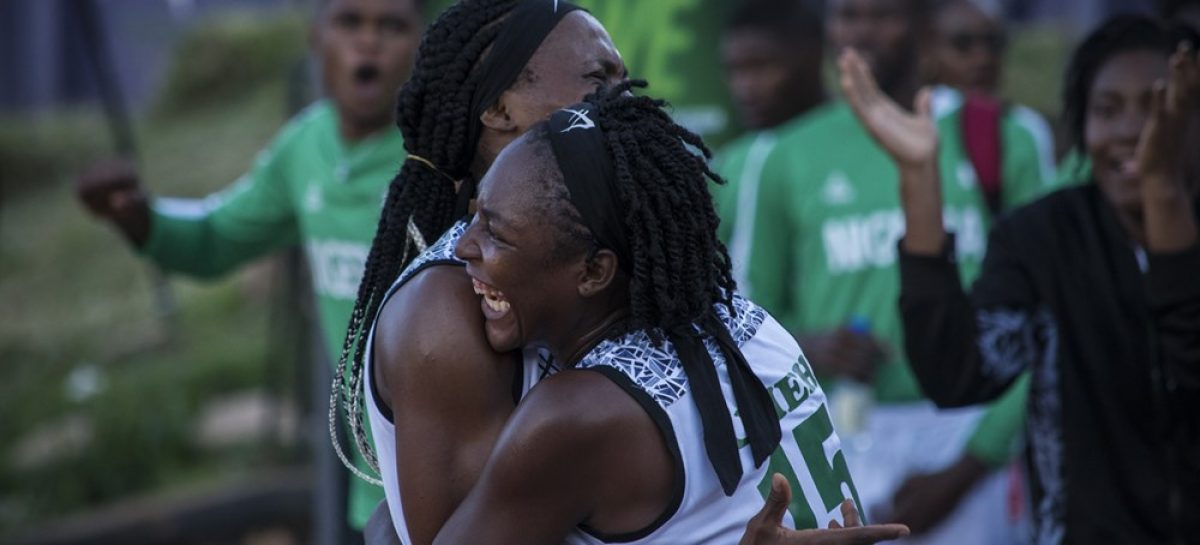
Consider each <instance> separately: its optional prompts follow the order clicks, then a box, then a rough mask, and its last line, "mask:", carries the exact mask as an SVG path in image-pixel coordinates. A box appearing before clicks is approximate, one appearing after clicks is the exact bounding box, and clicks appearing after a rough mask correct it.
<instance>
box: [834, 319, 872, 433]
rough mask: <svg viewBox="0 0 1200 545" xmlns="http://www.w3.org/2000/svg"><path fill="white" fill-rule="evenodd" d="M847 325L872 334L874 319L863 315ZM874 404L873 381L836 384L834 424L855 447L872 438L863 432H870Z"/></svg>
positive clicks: (855, 329)
mask: <svg viewBox="0 0 1200 545" xmlns="http://www.w3.org/2000/svg"><path fill="white" fill-rule="evenodd" d="M846 328H847V329H849V330H850V332H851V333H854V334H855V335H870V334H871V322H870V321H869V320H867V319H866V318H865V317H863V316H854V317H852V318H851V319H850V321H849V322H848V323H847V324H846ZM874 403H875V389H874V388H873V387H872V386H871V385H870V384H863V383H861V382H859V381H857V380H854V379H850V378H845V377H843V378H841V379H839V380H838V382H837V384H836V385H835V389H834V392H833V395H832V396H831V398H830V405H831V406H830V410H831V411H832V412H833V425H834V428H835V429H836V430H837V433H838V435H840V436H842V437H843V438H844V439H845V440H846V441H847V442H848V443H850V445H851V446H854V447H856V448H857V447H865V446H866V445H863V444H862V443H863V441H864V440H867V441H869V440H868V439H867V438H866V437H865V435H864V434H863V432H864V431H866V426H867V417H868V414H869V413H870V412H871V407H872V406H873V405H874Z"/></svg>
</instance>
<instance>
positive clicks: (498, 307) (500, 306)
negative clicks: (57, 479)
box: [483, 296, 511, 312]
mask: <svg viewBox="0 0 1200 545" xmlns="http://www.w3.org/2000/svg"><path fill="white" fill-rule="evenodd" d="M483 302H484V303H486V304H487V306H488V308H490V309H492V310H494V311H496V312H508V309H509V308H510V307H511V305H510V304H509V303H508V301H500V300H498V299H493V298H492V297H490V296H484V298H483Z"/></svg>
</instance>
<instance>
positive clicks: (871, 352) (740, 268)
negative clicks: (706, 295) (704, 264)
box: [718, 0, 1053, 543]
mask: <svg viewBox="0 0 1200 545" xmlns="http://www.w3.org/2000/svg"><path fill="white" fill-rule="evenodd" d="M923 4H924V2H921V1H920V0H834V1H833V2H831V4H830V6H829V7H830V14H829V21H828V22H829V25H828V27H827V29H828V31H829V33H830V39H831V40H830V41H831V43H832V45H834V46H835V47H836V48H838V49H841V48H843V47H848V46H853V47H855V48H857V49H859V50H860V51H862V52H863V53H864V56H865V57H867V58H868V59H869V62H870V63H871V65H872V70H873V72H874V73H875V75H876V77H877V79H878V80H879V82H880V85H881V87H882V88H883V89H884V90H885V91H886V92H887V93H888V94H889V95H891V96H892V97H893V98H895V99H896V100H897V101H898V102H900V103H903V104H912V103H913V100H914V98H915V96H916V94H917V91H918V88H919V87H920V80H919V76H918V74H917V73H916V70H915V67H916V66H917V64H918V63H917V54H918V46H917V45H918V37H919V36H920V35H921V32H922V31H923V29H924V28H926V27H925V26H924V25H925V15H926V14H925V12H924V9H925V8H924V5H923ZM961 127H962V120H961V112H958V111H953V112H949V113H947V114H946V115H944V116H943V117H941V118H940V119H939V129H940V130H941V131H942V133H943V134H945V135H955V136H956V137H949V136H948V137H946V138H944V139H943V146H942V149H941V150H940V157H941V160H940V166H941V169H942V173H943V174H942V179H943V183H944V187H943V194H944V195H943V196H944V201H945V203H946V206H945V210H944V215H945V219H946V223H947V224H948V225H951V226H953V227H954V229H955V231H956V233H957V239H956V243H957V247H958V256H959V265H960V269H961V272H962V274H963V275H964V276H965V277H967V278H968V279H969V278H972V277H973V276H974V275H975V274H977V272H978V270H979V265H980V261H981V259H982V257H983V255H984V250H985V247H986V231H987V227H988V225H989V224H990V222H991V219H992V218H991V212H990V210H989V208H988V206H987V205H986V203H985V199H984V197H983V196H982V194H981V191H980V189H979V187H978V185H977V180H976V172H975V169H974V167H973V165H972V163H971V161H970V159H969V157H968V154H967V152H966V150H965V149H964V143H963V138H962V136H961ZM999 131H1000V141H1001V142H1002V146H1003V157H1002V161H1001V165H1000V170H1001V173H1002V181H1003V185H1002V199H1001V200H1002V205H1003V206H1006V207H1007V206H1011V205H1013V204H1017V203H1021V202H1026V201H1028V200H1030V199H1032V198H1033V197H1035V196H1037V195H1039V194H1041V193H1043V192H1044V191H1046V190H1047V189H1048V188H1049V187H1050V185H1051V184H1052V182H1053V178H1052V176H1051V174H1052V172H1050V171H1049V169H1046V168H1044V166H1043V165H1044V164H1045V161H1046V158H1045V157H1044V155H1043V149H1044V148H1042V147H1039V145H1038V142H1037V140H1036V138H1035V137H1034V136H1033V135H1031V134H1030V133H1029V131H1027V130H1025V129H1023V128H1022V127H1021V126H1020V124H1017V123H1012V122H1003V121H1002V122H1001V123H1000V128H999ZM718 167H719V170H720V172H721V173H722V174H723V175H724V176H726V177H727V178H730V179H731V180H732V183H731V186H732V187H729V188H727V189H726V190H724V191H722V192H721V193H720V196H719V200H720V204H721V208H720V209H721V210H722V213H723V218H722V219H723V220H724V221H723V222H722V223H723V228H724V229H725V236H726V237H727V240H729V241H730V254H731V257H732V259H733V260H734V261H735V263H734V267H735V268H734V270H735V274H736V275H737V276H738V280H739V284H740V285H741V286H742V288H743V290H745V292H746V293H748V295H749V297H750V298H752V299H753V300H755V301H756V302H758V303H760V304H762V305H763V306H764V307H766V308H767V309H768V310H770V311H771V312H772V313H773V314H774V315H775V316H777V317H778V318H779V320H780V321H781V322H782V323H783V324H784V325H785V326H786V327H788V328H789V329H791V330H792V332H793V333H794V334H796V335H797V337H798V339H799V341H800V345H801V347H802V348H803V349H804V351H805V353H806V354H807V355H808V357H809V360H810V362H812V364H813V367H814V368H816V369H817V370H818V373H821V374H823V376H824V378H825V379H826V380H830V381H834V382H835V387H834V388H831V389H832V390H834V392H833V393H832V394H831V401H832V403H833V404H834V405H835V406H834V412H835V413H841V414H840V415H838V416H840V417H841V418H840V420H841V425H842V427H839V429H838V431H839V433H840V434H842V435H843V436H844V437H846V443H847V448H846V456H847V459H848V461H849V462H850V465H851V468H850V469H851V471H852V473H853V474H854V475H855V476H856V481H859V482H860V484H859V492H860V496H861V498H862V501H863V504H864V507H865V508H866V509H867V514H868V516H870V517H872V518H874V519H876V520H879V521H882V520H884V519H887V520H898V521H902V522H904V523H906V524H909V525H910V526H911V527H912V529H913V531H914V535H917V534H922V533H924V534H925V535H923V536H921V535H918V536H917V537H916V538H915V539H916V540H919V542H921V543H940V542H947V543H991V542H994V541H1000V542H1003V541H1004V540H1005V539H1006V538H1007V539H1011V538H1012V533H1011V532H1012V531H1013V530H1012V528H1011V527H1010V526H1009V525H1008V524H1006V521H1005V513H1004V502H1003V497H1004V494H1003V493H1004V477H1003V475H1002V474H1000V473H998V472H993V471H992V470H993V469H996V468H998V467H1000V466H1002V465H1004V464H1005V463H1006V462H1007V461H1008V459H1009V458H1010V454H1011V449H1012V441H1013V440H1014V438H1015V437H1016V435H1017V434H1018V432H1019V428H1020V426H1021V422H1022V415H1023V410H1024V407H1023V404H1024V394H1025V390H1024V389H1023V388H1014V389H1013V390H1012V391H1011V392H1010V394H1009V395H1008V397H1006V398H1005V399H1002V400H1001V401H999V402H997V403H996V404H995V405H993V406H991V407H990V408H988V409H987V410H986V411H985V410H983V409H971V410H967V411H957V412H953V411H936V410H935V409H934V408H933V407H932V404H930V403H929V402H927V401H925V400H924V399H923V396H922V395H921V392H920V390H919V388H918V385H917V384H916V382H915V380H914V378H913V376H912V373H911V371H910V369H909V367H908V364H907V362H906V361H904V351H903V345H902V343H903V342H904V341H903V330H902V328H901V324H900V322H899V314H898V312H897V308H896V302H897V297H898V293H899V286H898V284H899V273H898V270H897V268H896V242H897V241H898V240H899V238H900V236H901V235H902V231H903V225H904V224H903V216H902V214H901V210H900V205H899V198H898V195H897V194H896V191H895V184H896V183H897V180H898V177H897V173H896V171H895V169H894V167H893V166H892V165H891V163H890V161H889V160H888V157H887V155H886V154H885V153H884V152H883V151H882V150H881V149H879V148H878V147H877V146H876V145H875V144H874V142H873V141H872V140H871V138H870V135H868V134H867V132H866V131H865V130H864V129H863V128H862V126H861V125H860V124H859V123H858V122H857V120H856V119H855V117H854V114H853V112H852V111H851V110H850V108H849V106H848V105H846V104H845V103H843V102H835V103H832V104H828V105H825V106H822V107H820V108H817V109H816V110H814V111H813V112H812V113H809V114H807V115H804V116H801V117H799V118H796V119H793V120H791V121H789V122H787V123H785V124H783V125H780V126H778V127H776V128H775V129H773V130H772V132H771V136H770V138H769V139H768V140H766V143H764V144H761V145H759V146H749V147H747V148H745V149H744V150H738V149H737V148H734V149H732V150H729V152H728V153H725V154H723V156H722V157H721V158H720V160H719V162H718ZM747 184H750V185H753V186H754V188H753V190H750V191H747V190H744V188H745V186H746V185H747ZM739 201H740V202H739ZM747 215H749V217H747ZM856 384H863V385H866V388H867V391H866V393H865V395H863V394H861V393H856V392H861V391H862V387H861V386H855V385H856ZM837 390H842V393H841V394H839V393H838V391H837ZM838 397H841V399H840V400H839V399H838ZM863 398H866V399H863ZM855 400H857V401H855ZM864 405H865V407H864ZM864 414H865V418H864V417H863V415H864ZM855 428H858V429H855ZM964 498H965V500H964Z"/></svg>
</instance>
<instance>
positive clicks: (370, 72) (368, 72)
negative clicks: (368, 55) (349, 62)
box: [354, 64, 380, 84]
mask: <svg viewBox="0 0 1200 545" xmlns="http://www.w3.org/2000/svg"><path fill="white" fill-rule="evenodd" d="M379 75H380V72H379V67H378V66H375V65H373V64H364V65H362V66H359V67H358V68H355V69H354V81H355V82H356V83H364V84H365V83H374V82H375V81H376V80H378V79H379Z"/></svg>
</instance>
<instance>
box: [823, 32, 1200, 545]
mask: <svg viewBox="0 0 1200 545" xmlns="http://www.w3.org/2000/svg"><path fill="white" fill-rule="evenodd" d="M1187 34H1190V36H1187ZM1185 36H1186V38H1185ZM1186 41H1191V43H1192V44H1195V43H1196V36H1195V34H1194V33H1185V32H1184V31H1182V30H1175V31H1173V30H1172V29H1169V28H1166V27H1164V26H1163V25H1162V24H1160V23H1157V22H1155V21H1154V20H1152V19H1149V18H1146V17H1141V16H1122V17H1117V18H1114V19H1112V20H1110V21H1109V22H1107V23H1106V24H1104V25H1103V26H1102V27H1101V28H1100V29H1098V30H1097V31H1095V32H1093V33H1092V34H1091V35H1089V36H1088V37H1087V38H1086V39H1085V40H1084V41H1083V43H1082V44H1081V45H1080V46H1079V47H1078V49H1076V51H1075V53H1074V55H1073V57H1072V59H1071V62H1070V64H1069V67H1068V69H1067V77H1066V83H1065V85H1064V96H1063V104H1064V111H1065V115H1064V117H1065V121H1066V125H1067V127H1068V129H1069V130H1070V133H1071V136H1072V137H1073V138H1074V139H1075V142H1076V145H1077V146H1078V147H1079V149H1080V150H1081V153H1083V154H1085V155H1086V156H1087V158H1088V160H1089V161H1090V162H1091V164H1092V165H1094V169H1093V172H1092V174H1091V175H1090V177H1089V178H1088V180H1087V183H1084V184H1082V185H1079V186H1078V187H1071V188H1068V189H1064V190H1061V191H1058V192H1056V193H1054V194H1052V195H1049V196H1047V197H1045V198H1042V199H1040V200H1038V201H1037V202H1034V203H1032V204H1030V205H1028V206H1024V207H1022V208H1020V209H1018V210H1016V211H1014V212H1013V213H1012V214H1011V215H1009V216H1008V217H1006V218H1005V219H1004V220H1002V221H1001V222H1000V223H999V224H998V225H997V226H996V229H995V231H994V232H993V233H992V236H991V239H990V241H989V245H988V255H987V259H986V261H985V262H984V265H983V271H982V273H981V275H980V276H979V278H978V280H977V281H976V282H975V284H974V286H973V287H972V289H971V291H970V293H969V294H968V293H966V292H964V291H963V289H962V287H961V286H960V283H959V276H958V275H957V274H956V270H955V269H956V267H955V266H954V257H955V253H956V252H955V250H954V248H953V244H952V241H953V240H954V238H953V237H951V236H948V235H947V232H948V231H949V230H950V229H948V228H947V227H945V226H944V225H943V224H942V220H941V214H939V209H940V200H941V199H940V197H939V195H938V186H939V185H940V184H939V183H938V182H937V177H938V172H937V169H936V168H934V166H935V164H936V161H937V160H938V159H937V156H936V151H935V150H936V147H937V141H938V136H937V133H936V131H935V129H934V125H933V123H932V122H931V120H929V119H928V118H927V117H926V116H927V113H928V105H927V104H922V103H921V102H918V103H917V111H918V114H917V115H915V116H914V115H910V114H905V113H903V112H901V111H900V110H899V108H898V107H897V106H896V105H895V103H894V102H891V101H890V100H889V99H888V98H886V97H884V96H882V95H881V94H880V93H878V91H877V89H875V88H874V85H873V83H872V82H871V78H870V74H869V73H868V71H867V70H866V68H865V65H863V64H862V63H861V61H859V59H857V57H856V56H855V55H853V54H848V55H846V56H845V58H844V59H843V66H844V67H845V68H846V72H847V73H848V74H849V76H848V77H847V79H846V81H845V82H844V85H845V86H846V87H847V89H848V90H847V94H848V95H849V96H850V97H851V102H852V103H853V104H855V105H856V110H858V113H859V115H860V116H861V117H862V118H863V120H864V122H865V123H867V124H868V125H869V126H870V127H871V130H872V133H873V134H875V136H876V138H878V139H879V141H880V142H881V143H882V145H883V146H885V147H886V148H887V149H888V150H889V153H890V155H891V156H892V157H893V160H894V161H895V162H896V164H897V165H898V168H899V169H900V171H901V183H900V189H901V190H900V194H901V195H902V201H903V206H904V212H905V224H906V226H907V235H906V236H905V238H904V240H903V242H902V243H901V245H900V251H901V266H900V270H901V283H902V291H901V298H900V308H901V312H902V314H903V316H904V326H905V339H906V340H907V349H908V353H909V356H910V358H911V359H910V361H912V362H913V366H914V370H915V372H916V375H917V377H918V378H919V379H920V381H921V385H922V387H923V389H924V390H925V391H926V392H927V393H928V394H929V395H930V396H931V397H932V399H934V400H935V401H936V402H937V403H938V404H939V405H941V406H944V407H954V406H960V405H964V404H970V403H978V402H983V401H987V400H989V399H994V398H996V397H997V396H998V395H1000V394H1001V392H1003V391H1005V389H1007V388H1008V387H1009V384H1010V383H1011V382H1012V381H1013V380H1014V377H1016V376H1017V375H1018V374H1020V373H1022V372H1023V371H1026V370H1028V371H1031V374H1032V381H1031V389H1030V401H1029V404H1028V422H1029V425H1028V428H1027V430H1028V431H1027V437H1028V442H1029V445H1030V465H1031V467H1030V475H1031V476H1032V483H1031V484H1032V490H1033V499H1034V509H1033V512H1034V518H1035V527H1036V539H1035V542H1036V543H1038V544H1058V543H1099V542H1104V543H1194V542H1195V541H1196V537H1197V526H1196V516H1195V514H1196V513H1198V512H1200V456H1197V453H1198V452H1200V367H1198V362H1200V282H1197V278H1200V242H1198V237H1197V223H1198V222H1200V219H1198V218H1197V216H1198V215H1200V200H1198V199H1197V197H1198V196H1200V176H1198V172H1200V170H1197V167H1200V160H1198V156H1197V155H1196V153H1195V150H1196V149H1197V147H1198V146H1200V141H1198V136H1200V135H1198V132H1200V131H1197V129H1198V128H1200V60H1198V59H1197V57H1196V54H1195V52H1194V51H1195V49H1194V47H1195V46H1194V45H1190V46H1189V45H1186V43H1185V42H1186ZM1177 44H1178V45H1177ZM1164 79H1165V80H1167V84H1166V85H1165V86H1162V87H1159V86H1160V85H1161V84H1162V82H1163V80H1164Z"/></svg>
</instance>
